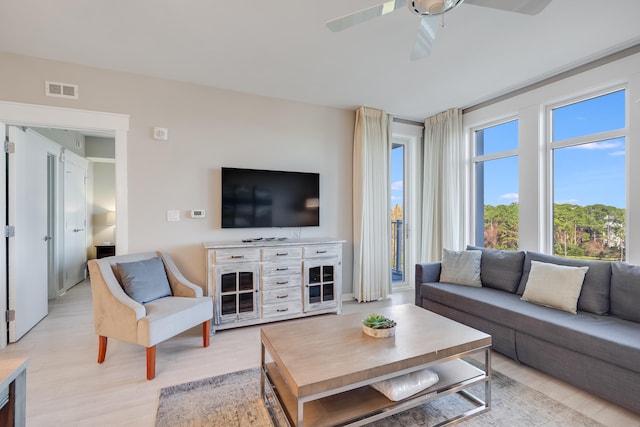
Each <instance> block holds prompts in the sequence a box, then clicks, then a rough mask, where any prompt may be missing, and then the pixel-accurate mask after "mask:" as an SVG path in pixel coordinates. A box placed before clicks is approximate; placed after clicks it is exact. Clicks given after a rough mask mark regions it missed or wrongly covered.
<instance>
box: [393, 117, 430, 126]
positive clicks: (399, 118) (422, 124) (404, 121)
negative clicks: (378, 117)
mask: <svg viewBox="0 0 640 427" xmlns="http://www.w3.org/2000/svg"><path fill="white" fill-rule="evenodd" d="M393 121H394V122H395V123H403V124H405V125H413V126H422V127H424V123H421V122H416V121H415V120H409V119H403V118H401V117H394V118H393Z"/></svg>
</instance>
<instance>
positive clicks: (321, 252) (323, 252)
mask: <svg viewBox="0 0 640 427" xmlns="http://www.w3.org/2000/svg"><path fill="white" fill-rule="evenodd" d="M316 253H317V254H326V253H327V251H316Z"/></svg>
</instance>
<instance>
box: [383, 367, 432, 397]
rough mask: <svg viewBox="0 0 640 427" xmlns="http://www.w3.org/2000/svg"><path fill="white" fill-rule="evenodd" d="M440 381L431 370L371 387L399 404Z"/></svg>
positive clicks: (424, 370) (403, 376) (423, 370)
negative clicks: (400, 401)
mask: <svg viewBox="0 0 640 427" xmlns="http://www.w3.org/2000/svg"><path fill="white" fill-rule="evenodd" d="M438 381H440V378H438V374H436V373H435V372H433V371H432V370H429V369H422V370H421V371H416V372H411V373H409V374H405V375H400V376H399V377H395V378H391V379H388V380H384V381H378V382H376V383H373V384H371V387H373V388H375V389H376V390H378V391H379V392H380V393H382V394H384V395H385V396H387V398H388V399H390V400H393V401H394V402H397V401H398V400H402V399H406V398H407V397H409V396H413V395H414V394H416V393H418V392H421V391H422V390H426V389H428V388H429V387H431V386H432V385H434V384H435V383H437V382H438Z"/></svg>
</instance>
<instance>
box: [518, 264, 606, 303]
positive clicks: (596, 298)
mask: <svg viewBox="0 0 640 427" xmlns="http://www.w3.org/2000/svg"><path fill="white" fill-rule="evenodd" d="M532 260H533V261H540V262H549V263H553V264H558V265H569V266H573V267H581V266H586V267H589V271H587V274H586V275H585V276H584V284H583V285H582V292H581V293H580V298H579V299H578V310H582V311H588V312H590V313H595V314H607V313H608V312H609V288H610V283H611V263H610V262H608V261H592V260H584V259H569V258H562V257H558V256H554V255H546V254H541V253H538V252H527V253H526V255H525V258H524V269H523V272H522V279H521V280H520V286H519V287H518V292H517V293H518V295H522V293H523V292H524V288H525V286H526V284H527V280H528V279H529V271H531V261H532Z"/></svg>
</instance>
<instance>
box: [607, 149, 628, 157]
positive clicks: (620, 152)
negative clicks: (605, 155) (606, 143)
mask: <svg viewBox="0 0 640 427" xmlns="http://www.w3.org/2000/svg"><path fill="white" fill-rule="evenodd" d="M625 154H626V153H625V151H624V150H620V151H614V152H613V153H609V155H610V156H624V155H625Z"/></svg>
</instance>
